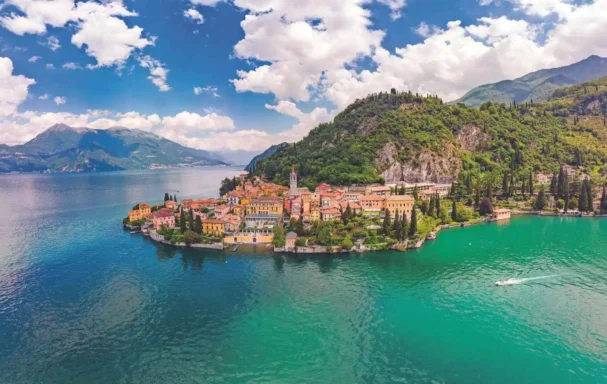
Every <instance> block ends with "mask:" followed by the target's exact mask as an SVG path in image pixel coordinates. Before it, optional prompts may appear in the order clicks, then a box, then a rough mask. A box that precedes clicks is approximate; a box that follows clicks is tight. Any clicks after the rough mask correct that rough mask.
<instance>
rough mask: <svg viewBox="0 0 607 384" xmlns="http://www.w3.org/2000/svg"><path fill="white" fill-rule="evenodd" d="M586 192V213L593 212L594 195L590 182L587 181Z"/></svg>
mask: <svg viewBox="0 0 607 384" xmlns="http://www.w3.org/2000/svg"><path fill="white" fill-rule="evenodd" d="M586 192H587V193H588V210H587V212H592V211H593V210H594V204H593V202H594V193H592V181H591V180H588V183H587V184H586Z"/></svg>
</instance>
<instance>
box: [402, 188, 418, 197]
mask: <svg viewBox="0 0 607 384" xmlns="http://www.w3.org/2000/svg"><path fill="white" fill-rule="evenodd" d="M403 188H404V187H403ZM417 198H418V196H417V184H415V186H414V187H413V199H414V200H415V201H417Z"/></svg>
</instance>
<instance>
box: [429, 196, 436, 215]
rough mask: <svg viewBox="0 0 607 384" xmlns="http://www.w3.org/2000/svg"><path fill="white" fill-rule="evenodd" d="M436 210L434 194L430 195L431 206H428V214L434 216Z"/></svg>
mask: <svg viewBox="0 0 607 384" xmlns="http://www.w3.org/2000/svg"><path fill="white" fill-rule="evenodd" d="M435 211H436V202H435V201H434V196H432V197H430V206H429V207H428V215H430V216H434V213H435Z"/></svg>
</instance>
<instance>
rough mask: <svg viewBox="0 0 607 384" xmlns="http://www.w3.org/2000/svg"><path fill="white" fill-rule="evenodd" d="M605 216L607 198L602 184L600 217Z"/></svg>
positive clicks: (606, 212)
mask: <svg viewBox="0 0 607 384" xmlns="http://www.w3.org/2000/svg"><path fill="white" fill-rule="evenodd" d="M604 214H607V196H606V192H605V184H603V195H602V196H601V215H604Z"/></svg>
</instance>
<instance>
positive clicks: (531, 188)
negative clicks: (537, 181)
mask: <svg viewBox="0 0 607 384" xmlns="http://www.w3.org/2000/svg"><path fill="white" fill-rule="evenodd" d="M529 194H530V195H533V173H530V174H529Z"/></svg>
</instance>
